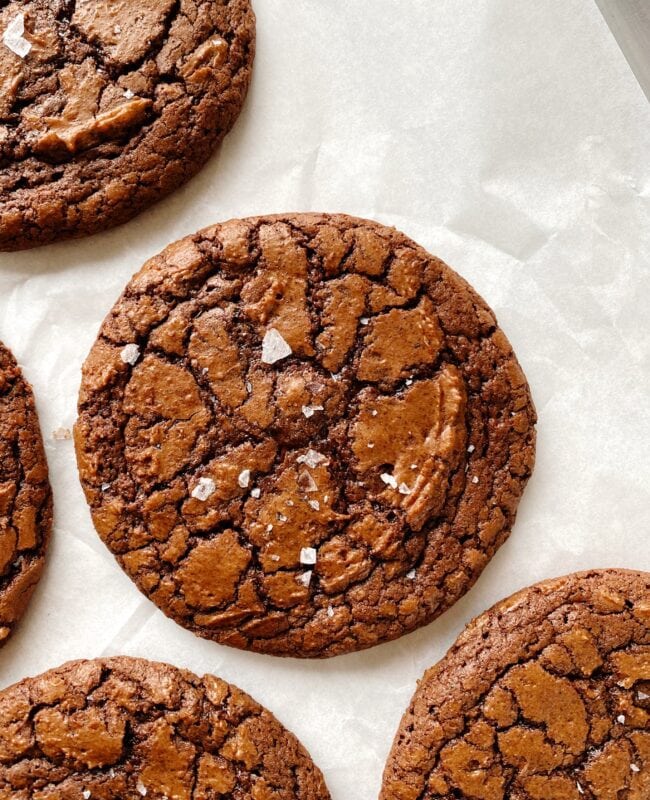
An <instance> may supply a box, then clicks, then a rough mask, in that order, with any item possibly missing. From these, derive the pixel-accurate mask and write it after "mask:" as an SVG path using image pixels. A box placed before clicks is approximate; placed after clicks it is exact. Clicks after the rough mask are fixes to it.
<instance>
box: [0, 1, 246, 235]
mask: <svg viewBox="0 0 650 800" xmlns="http://www.w3.org/2000/svg"><path fill="white" fill-rule="evenodd" d="M254 44H255V17H254V15H253V12H252V10H251V7H250V2H249V0H139V2H135V3H133V2H131V1H130V0H76V2H74V0H12V2H3V3H0V250H18V249H21V248H26V247H33V246H35V245H40V244H44V243H46V242H51V241H55V240H58V239H64V238H68V237H71V236H84V235H87V234H90V233H95V232H96V231H100V230H103V229H105V228H109V227H111V226H113V225H117V224H119V223H121V222H125V221H126V220H128V219H130V218H131V217H133V216H134V215H135V214H137V213H138V212H139V211H141V210H142V209H144V208H146V207H147V206H149V205H150V204H151V203H153V202H154V201H156V200H158V199H159V198H161V197H163V196H164V195H166V194H168V193H169V192H171V191H172V190H173V189H175V188H176V187H178V186H180V185H181V184H182V183H184V182H185V181H186V180H187V179H188V178H190V177H191V176H192V175H194V174H195V173H196V172H197V171H198V170H199V169H200V168H201V167H202V166H203V164H204V163H205V162H206V160H207V159H208V158H209V156H210V154H211V153H212V152H213V150H214V149H215V147H216V146H217V144H218V143H219V142H220V141H221V140H222V139H223V137H224V136H225V134H226V133H227V132H228V131H229V130H230V128H231V127H232V125H233V123H234V121H235V119H236V118H237V115H238V114H239V111H240V109H241V107H242V104H243V102H244V98H245V96H246V92H247V89H248V84H249V81H250V75H251V68H252V63H253V56H254V49H255V48H254Z"/></svg>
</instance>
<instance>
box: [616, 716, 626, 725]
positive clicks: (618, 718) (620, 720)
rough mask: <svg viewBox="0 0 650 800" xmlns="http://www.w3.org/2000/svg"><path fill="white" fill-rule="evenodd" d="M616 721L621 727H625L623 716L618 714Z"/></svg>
mask: <svg viewBox="0 0 650 800" xmlns="http://www.w3.org/2000/svg"><path fill="white" fill-rule="evenodd" d="M616 721H617V722H620V723H621V725H625V714H619V715H618V717H616Z"/></svg>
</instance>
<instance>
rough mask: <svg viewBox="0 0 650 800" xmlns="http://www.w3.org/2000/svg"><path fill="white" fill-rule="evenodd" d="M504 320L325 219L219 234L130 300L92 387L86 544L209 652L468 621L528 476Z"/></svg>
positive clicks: (393, 240) (111, 327) (392, 236)
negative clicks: (95, 538)
mask: <svg viewBox="0 0 650 800" xmlns="http://www.w3.org/2000/svg"><path fill="white" fill-rule="evenodd" d="M534 424H535V411H534V408H533V404H532V401H531V398H530V394H529V390H528V386H527V384H526V380H525V378H524V375H523V374H522V371H521V369H520V367H519V365H518V363H517V360H516V358H515V356H514V354H513V353H512V350H511V348H510V345H509V343H508V341H507V339H506V338H505V336H504V335H503V333H502V332H501V331H500V330H499V328H498V326H497V324H496V321H495V319H494V316H493V314H492V313H491V312H490V310H489V309H488V308H487V306H486V305H485V304H484V303H483V301H482V300H481V299H480V298H479V297H478V296H477V295H476V293H475V292H474V291H473V290H472V289H471V288H470V287H469V286H468V285H467V284H466V283H465V282H464V281H463V280H462V279H461V278H459V277H458V276H457V275H456V274H455V273H454V272H452V271H451V270H450V269H449V268H448V267H447V266H446V265H445V264H443V263H442V262H441V261H439V260H438V259H437V258H434V257H433V256H431V255H429V254H428V253H426V252H425V251H424V250H423V249H422V248H421V247H418V246H417V245H416V244H415V243H413V242H412V241H411V240H409V239H408V238H407V237H406V236H404V235H403V234H401V233H399V232H397V231H395V230H392V229H389V228H386V227H383V226H382V225H378V224H376V223H373V222H368V221H365V220H359V219H353V218H351V217H346V216H330V215H319V214H303V215H286V216H277V217H260V218H255V219H247V220H233V221H230V222H226V223H224V224H221V225H215V226H214V227H212V228H208V229H206V230H204V231H201V232H199V233H197V234H196V235H194V236H190V237H188V238H186V239H184V240H182V241H180V242H177V243H175V244H173V245H171V246H170V247H168V248H167V249H166V250H165V251H163V253H162V254H161V255H159V256H157V257H155V258H153V259H152V260H151V261H149V262H148V263H147V264H146V265H145V266H144V267H143V269H142V270H141V271H140V272H139V273H138V274H137V275H136V276H135V277H134V278H133V280H132V281H131V283H130V284H129V285H128V287H127V288H126V290H125V292H124V294H123V295H122V297H121V298H120V299H119V300H118V302H117V303H116V305H115V306H114V308H113V310H112V311H111V312H110V314H109V315H108V317H107V318H106V320H105V322H104V324H103V326H102V328H101V331H100V335H99V339H98V341H97V343H96V344H95V346H94V347H93V349H92V351H91V353H90V355H89V357H88V359H87V361H86V364H85V366H84V370H83V380H82V387H81V393H80V398H79V419H78V422H77V425H76V429H75V439H76V448H77V456H78V463H79V470H80V475H81V480H82V483H83V487H84V490H85V493H86V497H87V499H88V502H89V504H90V507H91V511H92V515H93V520H94V523H95V527H96V528H97V531H98V532H99V534H100V536H101V537H102V539H103V540H104V541H105V543H106V544H107V545H108V547H109V548H110V549H111V550H112V551H113V553H114V554H115V556H116V557H117V559H118V561H119V563H120V564H121V566H122V567H123V568H124V569H125V570H126V572H127V573H128V574H129V575H130V576H131V578H132V579H133V580H134V581H135V582H136V583H137V585H138V587H139V588H140V589H141V590H142V591H143V592H144V593H145V594H146V595H148V596H149V597H150V598H151V599H152V600H153V601H154V602H155V603H156V604H157V605H158V606H159V607H160V608H161V609H162V610H163V611H164V612H165V613H166V614H168V615H169V616H171V617H172V618H173V619H175V620H177V621H178V622H179V623H180V624H182V625H184V626H186V627H188V628H189V629H190V630H192V631H194V632H195V633H197V634H200V635H201V636H205V637H207V638H211V639H214V640H216V641H219V642H223V643H226V644H229V645H233V646H236V647H241V648H245V649H252V650H257V651H262V652H267V653H275V654H281V655H294V656H303V657H308V656H311V657H315V656H331V655H337V654H339V653H345V652H349V651H352V650H359V649H362V648H364V647H370V646H371V645H374V644H377V643H379V642H383V641H386V640H389V639H394V638H395V637H397V636H400V635H401V634H403V633H407V632H408V631H411V630H413V629H415V628H417V627H418V626H420V625H423V624H425V623H427V622H429V621H430V620H432V619H433V618H434V617H436V616H437V615H438V614H440V613H441V612H442V611H444V610H445V609H446V608H448V607H449V606H450V605H451V604H452V603H454V602H455V601H456V600H457V599H458V598H459V597H460V596H461V595H462V594H463V593H464V592H466V591H467V589H468V588H469V587H470V586H471V585H472V584H473V582H474V581H475V580H476V578H477V577H478V575H479V574H480V572H481V571H482V569H483V568H484V567H485V565H486V564H487V562H488V560H489V559H490V557H491V556H492V555H493V554H494V552H495V551H496V550H497V548H498V547H499V546H500V545H501V544H502V542H503V541H504V540H505V539H506V537H507V536H508V533H509V531H510V528H511V526H512V523H513V521H514V516H515V511H516V508H517V503H518V501H519V498H520V495H521V493H522V491H523V488H524V486H525V483H526V481H527V479H528V477H529V475H530V473H531V470H532V467H533V459H534V441H535V431H534Z"/></svg>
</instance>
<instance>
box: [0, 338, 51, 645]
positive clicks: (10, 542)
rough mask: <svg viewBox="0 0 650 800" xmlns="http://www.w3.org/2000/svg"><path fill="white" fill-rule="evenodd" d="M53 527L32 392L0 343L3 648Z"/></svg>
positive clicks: (0, 637) (35, 578)
mask: <svg viewBox="0 0 650 800" xmlns="http://www.w3.org/2000/svg"><path fill="white" fill-rule="evenodd" d="M51 530H52V495H51V491H50V485H49V482H48V475H47V462H46V460H45V451H44V449H43V441H42V439H41V432H40V429H39V425H38V418H37V416H36V408H35V406H34V398H33V396H32V390H31V387H30V386H29V384H28V383H27V381H25V379H24V378H23V376H22V373H21V371H20V368H19V367H18V365H17V364H16V361H15V359H14V357H13V356H12V355H11V353H10V352H9V351H8V350H7V349H6V348H5V347H3V346H2V344H0V646H1V645H2V644H4V643H5V642H6V641H7V639H8V638H9V636H10V635H11V633H12V632H13V630H14V628H15V626H16V624H17V623H18V621H19V620H20V618H21V617H22V615H23V613H24V612H25V609H26V607H27V604H28V603H29V600H30V598H31V596H32V594H33V592H34V589H35V588H36V584H37V583H38V580H39V578H40V577H41V573H42V571H43V565H44V562H45V551H46V549H47V544H48V541H49V539H50V533H51Z"/></svg>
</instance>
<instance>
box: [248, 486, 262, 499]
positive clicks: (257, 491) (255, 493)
mask: <svg viewBox="0 0 650 800" xmlns="http://www.w3.org/2000/svg"><path fill="white" fill-rule="evenodd" d="M261 494H262V490H261V489H260V488H259V486H256V487H255V488H254V489H251V497H254V498H255V499H256V500H259V498H260V495H261Z"/></svg>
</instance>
